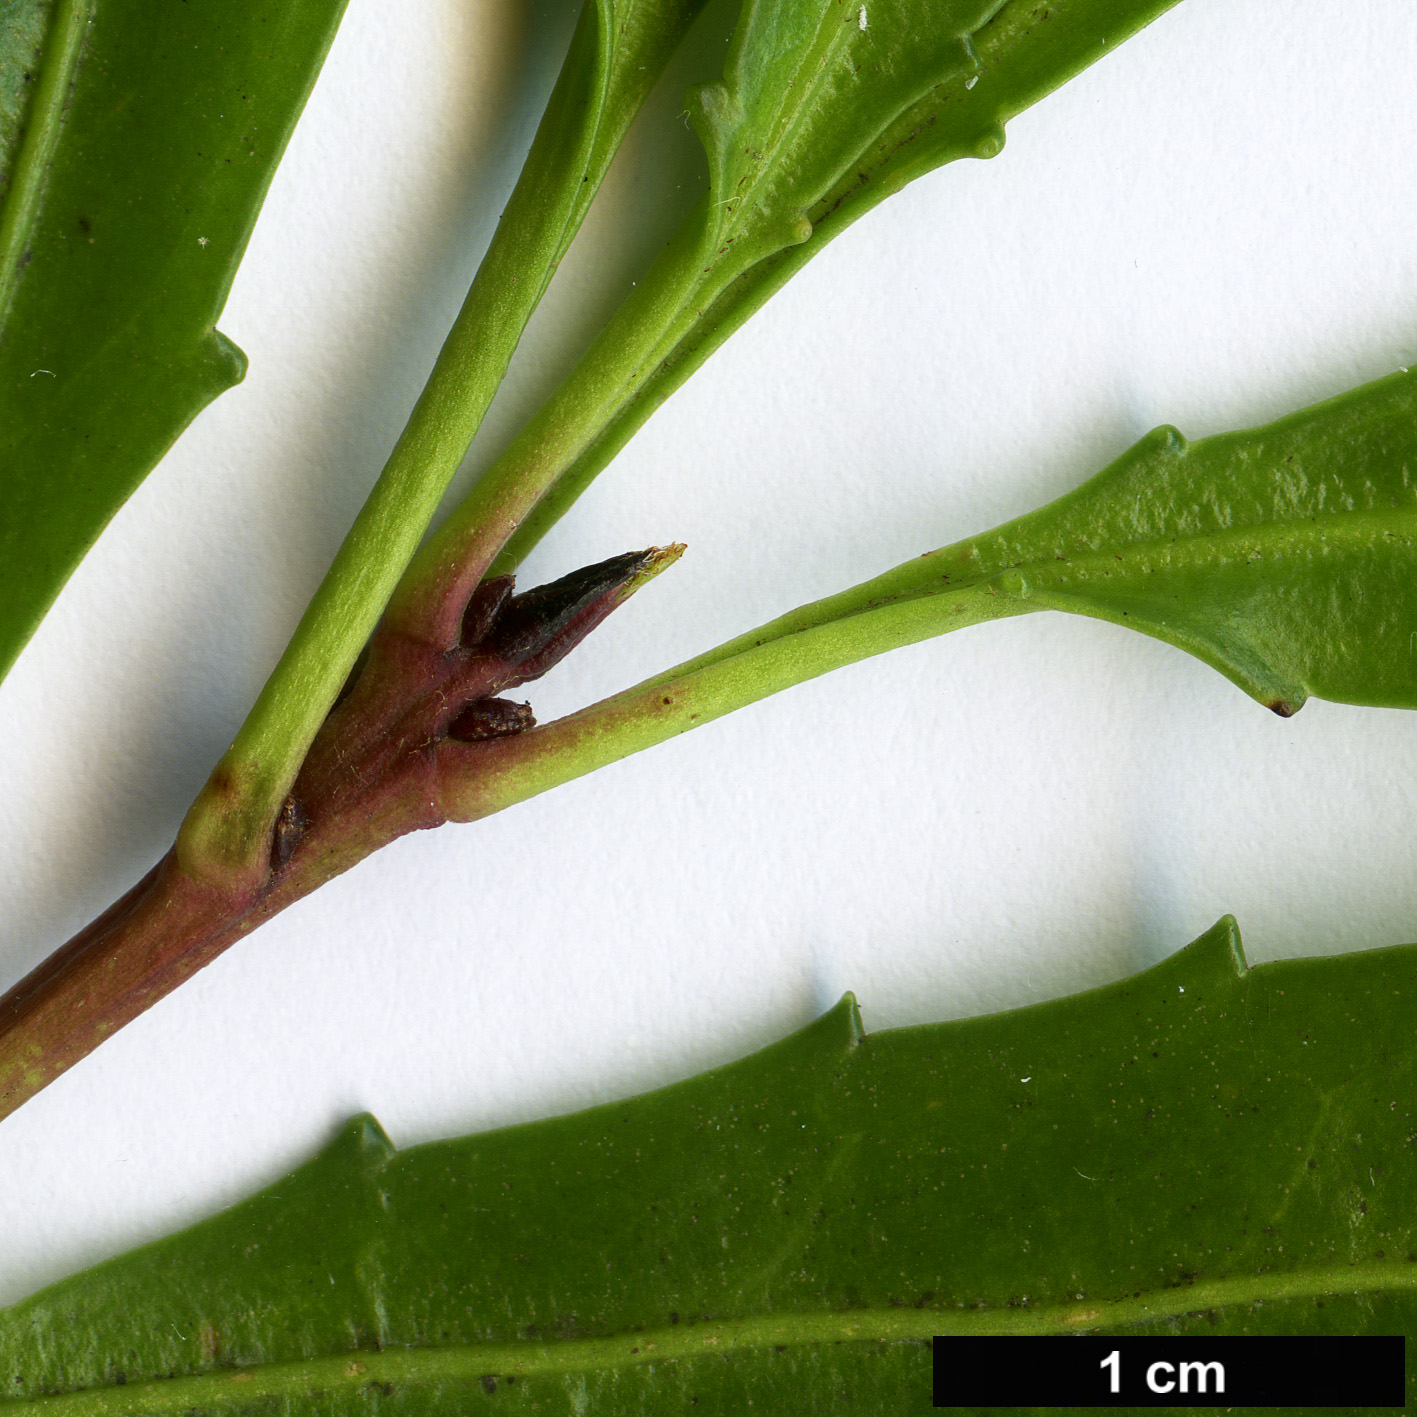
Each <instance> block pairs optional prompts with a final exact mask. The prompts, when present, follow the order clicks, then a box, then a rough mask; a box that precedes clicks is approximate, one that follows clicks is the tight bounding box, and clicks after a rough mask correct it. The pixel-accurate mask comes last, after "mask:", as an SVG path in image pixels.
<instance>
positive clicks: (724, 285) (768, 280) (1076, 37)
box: [395, 0, 1176, 620]
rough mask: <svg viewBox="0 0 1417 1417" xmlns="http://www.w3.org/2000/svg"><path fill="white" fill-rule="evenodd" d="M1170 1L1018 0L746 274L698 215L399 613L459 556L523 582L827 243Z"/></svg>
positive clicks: (480, 488)
mask: <svg viewBox="0 0 1417 1417" xmlns="http://www.w3.org/2000/svg"><path fill="white" fill-rule="evenodd" d="M1175 3H1176V0H1136V3H1134V4H1132V5H1131V6H1129V7H1128V8H1127V10H1126V11H1125V12H1124V13H1122V14H1118V13H1117V12H1116V7H1115V5H1110V4H1103V3H1094V0H1075V3H1073V4H1071V5H1068V6H1064V7H1062V8H1061V9H1059V10H1056V11H1053V10H1050V12H1049V14H1048V19H1049V20H1050V24H1049V25H1048V26H1047V27H1046V28H1040V26H1039V23H1038V13H1039V11H1038V6H1037V4H1036V3H1034V0H1011V3H1008V4H1005V5H1004V6H1002V8H1001V9H1000V10H999V12H998V13H997V14H996V15H995V16H994V18H993V19H992V20H991V21H990V22H989V23H988V24H987V25H986V26H985V27H984V28H983V29H982V30H980V31H979V32H978V33H976V34H974V35H973V36H972V37H971V39H972V44H973V48H974V50H975V53H976V56H977V59H978V68H977V70H976V71H975V72H973V73H968V74H965V73H961V74H959V75H958V76H956V77H955V78H954V79H952V80H950V81H949V82H947V83H944V84H942V85H940V87H939V88H938V89H936V90H935V91H933V92H932V93H930V94H929V95H928V96H927V97H926V98H924V99H922V100H921V101H920V102H919V103H917V104H915V105H913V106H912V107H910V108H908V109H907V110H906V111H905V112H904V113H902V114H901V115H900V116H899V117H898V118H897V119H896V121H895V122H894V123H893V124H891V125H890V126H889V127H888V128H887V129H886V130H885V131H883V132H882V133H881V134H880V135H879V138H878V140H877V141H876V143H875V144H874V145H873V147H872V149H871V151H870V155H869V158H863V160H862V161H861V162H859V163H853V164H851V165H850V168H849V170H848V171H847V172H846V173H844V174H843V175H842V177H841V179H840V180H839V181H838V182H837V184H836V185H835V186H833V187H832V188H831V189H830V190H829V191H827V192H825V193H824V194H823V195H822V196H821V198H820V199H819V200H818V201H817V202H816V203H815V204H814V205H813V206H812V207H811V208H810V209H809V210H808V211H807V212H806V213H805V216H806V219H807V225H808V227H809V229H810V234H809V235H808V237H807V239H806V240H804V241H802V242H800V243H799V244H796V245H789V246H786V247H784V248H783V249H781V250H778V251H775V252H773V253H772V254H770V255H768V256H767V257H765V258H764V259H762V260H759V261H757V262H756V263H754V264H751V265H750V266H748V267H747V268H746V269H744V268H742V266H741V265H735V264H733V263H732V261H731V260H730V261H729V262H720V261H718V260H717V259H716V257H715V252H714V243H713V242H712V241H711V240H710V241H706V240H705V231H706V228H708V226H709V223H708V221H707V219H706V212H705V209H704V208H703V207H700V208H699V209H697V210H696V211H695V212H694V213H692V214H691V215H690V217H688V218H687V219H686V221H685V224H684V227H683V229H682V230H681V232H680V233H679V235H678V236H676V238H675V241H674V243H673V244H672V245H671V247H670V248H669V249H668V250H667V251H666V252H665V253H664V255H663V257H661V259H660V261H659V262H658V263H656V265H655V266H654V267H653V268H652V269H651V270H650V271H649V272H648V273H647V275H646V276H645V278H644V280H643V281H641V283H640V285H639V286H638V287H637V289H636V291H635V292H634V293H633V294H632V295H631V296H630V297H629V298H628V300H627V301H626V303H625V305H624V306H623V307H622V308H621V310H620V311H619V312H617V314H616V315H615V316H614V317H613V318H612V321H611V323H610V324H609V326H607V328H606V329H605V331H604V332H603V333H602V335H601V337H600V338H599V339H598V340H597V342H596V344H595V345H594V346H593V347H592V349H591V350H590V351H589V352H588V353H587V354H586V356H585V358H584V360H583V361H582V363H581V364H580V365H579V366H578V367H577V368H576V369H575V370H573V371H572V373H571V374H570V376H569V377H568V379H567V381H566V383H565V384H563V385H562V387H561V388H560V389H558V390H557V391H556V393H555V394H553V395H552V398H551V400H550V401H549V402H548V404H547V405H546V406H545V408H543V410H542V411H541V413H540V414H538V415H537V417H536V418H535V419H534V420H533V422H532V423H531V424H530V425H528V427H527V429H526V432H525V434H524V435H523V436H522V437H520V438H518V439H517V440H516V441H515V442H513V443H512V444H511V445H509V447H508V448H507V450H506V452H505V453H504V454H503V455H502V456H501V457H500V458H499V459H498V460H497V462H496V463H494V464H493V466H492V467H491V468H489V469H488V471H487V472H486V473H485V474H484V475H483V477H482V479H481V481H480V482H479V483H478V485H477V486H476V487H475V488H474V489H473V491H472V492H471V493H470V494H469V496H468V497H467V499H466V500H465V501H464V502H463V504H462V505H461V506H460V507H459V508H458V509H457V510H456V511H455V512H454V513H453V515H452V517H451V518H449V520H448V522H447V523H446V524H445V525H444V527H443V528H442V530H441V531H440V533H439V535H438V537H437V538H436V539H435V541H434V542H432V543H430V544H429V546H428V547H426V548H425V550H424V552H423V553H422V554H421V555H420V557H419V559H418V560H417V561H415V562H414V564H413V565H412V566H410V568H409V574H408V576H407V577H406V578H405V582H404V584H403V585H402V586H401V587H400V589H399V591H398V592H397V593H396V595H395V603H396V604H401V605H403V606H404V607H405V610H404V612H403V613H405V614H406V615H407V616H408V618H409V619H410V620H412V619H413V618H414V615H415V613H416V608H417V607H418V606H420V605H422V604H426V601H425V599H424V597H423V595H422V593H421V592H420V589H419V583H420V582H421V581H427V580H430V579H431V578H432V577H433V576H435V575H436V574H437V573H438V570H439V568H440V567H445V566H448V565H450V564H453V563H455V562H456V561H457V559H458V557H460V556H462V557H466V558H469V559H470V560H474V561H476V562H477V563H478V564H479V565H482V566H484V567H486V569H487V570H488V571H490V573H492V574H496V575H501V574H505V573H507V572H510V571H514V570H515V569H516V568H517V567H518V566H519V565H520V564H521V562H522V561H523V560H525V558H526V556H527V555H528V554H529V553H530V552H531V550H532V549H533V548H534V547H535V545H536V544H537V542H538V541H540V540H541V538H542V537H543V536H545V535H546V533H547V532H548V531H549V530H550V529H551V528H552V527H553V526H554V525H555V524H556V523H557V522H558V521H559V520H560V519H561V518H562V517H563V516H564V515H565V514H566V513H567V512H568V511H569V510H570V508H571V507H572V506H573V505H574V504H575V503H576V501H577V500H578V499H579V498H580V496H581V495H582V493H584V492H585V491H586V489H587V488H588V487H589V486H590V484H591V483H592V482H593V481H594V480H595V479H596V478H597V477H598V476H599V475H600V473H601V472H603V471H604V470H605V468H606V467H607V466H608V465H609V464H610V462H611V461H612V460H613V459H614V458H615V456H616V455H617V454H618V453H619V451H620V450H621V449H622V448H623V447H624V446H625V444H626V443H627V442H629V440H630V438H631V437H633V436H634V434H635V433H636V432H637V431H638V430H639V429H640V427H641V426H642V425H643V424H644V423H645V421H646V420H647V419H648V418H649V417H650V415H651V414H652V413H653V412H654V411H655V410H656V409H657V408H658V407H659V406H660V405H661V404H662V403H663V402H664V401H665V399H667V398H668V397H669V396H670V395H671V394H672V393H674V391H675V390H676V389H678V388H679V387H680V385H681V384H683V383H684V381H685V380H686V379H688V378H689V376H690V375H691V374H693V373H694V372H695V370H697V369H698V368H699V366H700V365H702V364H703V362H704V361H705V360H706V359H707V358H708V357H709V356H710V355H711V354H712V353H713V352H714V351H715V350H716V349H718V347H719V346H720V345H721V344H722V343H723V342H724V341H725V340H726V339H727V338H728V336H729V335H731V334H732V333H733V332H734V331H735V330H737V329H738V328H739V327H740V326H741V325H742V324H743V323H744V322H745V321H746V320H747V319H748V317H749V316H751V315H752V314H753V313H754V312H755V311H757V310H759V309H760V308H761V307H762V306H763V305H764V304H765V303H766V302H767V300H768V299H769V298H770V297H771V296H772V295H773V294H775V293H776V292H777V291H778V290H779V289H781V288H782V286H783V285H785V284H786V283H787V282H788V280H790V279H791V278H792V276H794V275H796V273H797V272H798V271H799V270H801V269H802V267H803V266H804V265H806V263H807V262H808V261H809V260H811V258H812V257H813V256H814V255H816V253H817V252H818V251H820V250H821V249H822V248H823V247H824V246H826V245H827V243H828V242H830V241H832V240H833V239H835V237H836V236H837V235H839V234H840V233H841V232H842V231H844V230H845V229H846V228H847V227H848V226H850V225H851V224H852V223H853V222H854V221H856V220H857V218H858V217H861V216H864V215H865V214H866V213H867V212H868V211H870V210H871V209H872V208H873V207H875V206H876V205H877V204H878V203H880V202H882V201H884V200H885V199H886V198H887V197H889V196H891V195H893V194H894V193H896V192H898V191H900V189H901V188H902V187H904V186H906V185H907V184H908V183H910V182H913V181H914V180H915V179H916V178H917V177H921V176H923V175H925V174H926V173H929V172H932V171H934V170H935V169H936V168H938V167H940V166H941V165H943V164H945V163H948V162H953V161H955V160H957V159H960V158H965V157H974V158H991V157H994V156H996V155H997V154H998V153H999V152H1000V151H1001V150H1002V148H1003V125H1004V124H1005V123H1006V122H1008V121H1009V120H1010V119H1012V118H1013V117H1014V116H1015V115H1016V114H1018V113H1021V112H1022V111H1023V110H1025V109H1026V108H1029V107H1030V106H1031V105H1032V104H1034V103H1036V102H1037V101H1038V100H1039V99H1040V98H1042V97H1044V96H1045V95H1046V94H1048V93H1049V92H1051V91H1052V90H1053V89H1055V88H1057V87H1059V86H1060V85H1061V84H1063V83H1065V82H1066V81H1067V80H1068V79H1070V78H1072V77H1073V76H1074V75H1076V74H1077V73H1079V72H1080V71H1081V70H1083V69H1085V68H1086V67H1087V66H1088V65H1089V64H1091V63H1093V62H1095V61H1096V60H1097V59H1098V58H1100V57H1101V55H1102V54H1103V53H1105V52H1106V51H1107V50H1109V49H1112V48H1115V47H1116V46H1117V45H1118V44H1120V43H1121V42H1122V41H1124V40H1125V39H1127V38H1129V37H1130V36H1131V35H1132V34H1134V33H1135V32H1136V31H1138V30H1140V29H1141V28H1143V27H1144V26H1145V25H1146V24H1148V23H1150V21H1151V20H1152V19H1154V18H1155V17H1156V16H1157V15H1158V14H1160V13H1162V12H1163V11H1165V10H1166V9H1169V8H1170V6H1171V5H1172V4H1175ZM863 168H864V169H865V171H863V170H862V169H863ZM617 381H618V382H617ZM513 528H514V530H513ZM509 532H510V534H509Z"/></svg>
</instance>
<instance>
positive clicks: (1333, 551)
mask: <svg viewBox="0 0 1417 1417" xmlns="http://www.w3.org/2000/svg"><path fill="white" fill-rule="evenodd" d="M1033 610H1067V611H1071V612H1073V613H1074V614H1080V615H1089V616H1094V617H1096V618H1099V619H1104V620H1110V621H1112V622H1114V623H1116V624H1118V625H1125V626H1128V627H1130V628H1131V629H1134V630H1140V631H1142V632H1143V633H1145V634H1149V635H1154V636H1155V637H1156V638H1158V639H1162V640H1165V641H1166V642H1167V643H1169V644H1173V645H1176V646H1178V647H1179V648H1181V649H1184V650H1187V651H1188V652H1190V653H1191V654H1194V655H1197V656H1198V657H1199V658H1201V659H1203V660H1204V661H1205V662H1206V663H1208V664H1211V665H1213V666H1214V667H1215V668H1216V669H1218V670H1220V672H1221V673H1222V674H1225V675H1226V676H1227V677H1228V678H1230V679H1232V680H1234V682H1235V683H1236V684H1238V685H1239V686H1240V687H1241V688H1242V689H1244V690H1245V692H1246V693H1248V694H1250V695H1252V696H1253V697H1254V698H1256V699H1258V700H1259V701H1260V702H1261V703H1263V704H1264V705H1266V707H1268V708H1271V709H1273V710H1274V711H1275V712H1276V713H1279V714H1281V715H1284V716H1288V715H1289V714H1292V713H1294V712H1296V711H1297V710H1298V709H1299V708H1300V707H1301V706H1302V705H1303V703H1304V701H1305V699H1306V698H1308V697H1309V696H1310V695H1316V696H1318V697H1320V698H1325V699H1333V700H1337V701H1339V702H1343V703H1354V704H1373V705H1381V706H1385V707H1389V708H1417V371H1408V370H1403V371H1401V372H1399V373H1396V374H1392V375H1389V376H1388V377H1386V378H1384V379H1379V380H1377V381H1375V382H1374V383H1371V384H1365V385H1363V386H1361V387H1360V388H1357V389H1353V390H1351V391H1349V392H1348V393H1344V394H1340V395H1338V396H1337V397H1335V398H1332V399H1328V400H1326V401H1325V402H1323V403H1320V404H1315V405H1314V406H1313V407H1311V408H1307V409H1302V410H1300V411H1299V412H1297V413H1293V414H1290V415H1288V416H1287V417H1285V418H1281V419H1279V420H1278V421H1276V422H1274V423H1271V424H1267V425H1265V426H1264V427H1261V428H1253V429H1244V430H1241V431H1238V432H1233V433H1222V434H1217V435H1215V436H1213V437H1210V438H1203V439H1200V440H1199V441H1197V442H1195V443H1188V442H1187V441H1186V440H1185V438H1183V437H1182V436H1181V434H1180V433H1178V432H1177V431H1176V430H1175V429H1174V428H1158V429H1156V430H1155V431H1154V432H1152V433H1149V434H1148V435H1147V436H1146V437H1145V438H1143V439H1142V440H1141V441H1140V442H1139V443H1137V444H1136V445H1135V446H1134V447H1133V448H1131V449H1129V450H1128V451H1127V452H1125V453H1123V454H1122V456H1121V457H1119V458H1118V459H1117V460H1116V461H1115V462H1114V463H1112V464H1111V465H1110V466H1109V467H1107V468H1104V469H1103V471H1101V472H1100V473H1098V474H1097V475H1096V476H1095V477H1093V478H1092V479H1091V480H1089V481H1088V482H1086V483H1084V484H1083V485H1082V486H1081V487H1079V488H1078V489H1077V490H1076V491H1074V492H1070V493H1068V494H1067V495H1066V496H1064V497H1061V498H1059V499H1058V500H1057V501H1055V502H1051V503H1049V504H1048V505H1047V506H1045V507H1042V508H1040V509H1039V510H1038V511H1036V512H1031V513H1029V514H1028V515H1027V516H1024V517H1020V518H1019V519H1018V520H1017V521H1013V522H1009V523H1008V524H1007V525H1005V526H1002V527H999V528H997V529H996V530H994V531H991V532H988V533H986V534H985V535H983V536H977V537H971V538H970V539H968V540H966V541H961V542H958V543H957V544H956V545H954V546H948V547H945V548H944V549H942V550H939V551H933V552H930V553H929V554H928V555H924V556H920V557H916V558H915V559H913V560H910V561H907V562H905V564H904V565H901V566H897V567H896V568H895V569H894V570H891V571H887V572H886V573H885V575H882V576H878V577H876V578H875V579H874V580H870V581H866V582H864V583H863V584H861V585H858V586H854V587H853V588H851V589H850V590H846V591H842V592H841V593H839V594H838V595H834V596H830V597H828V598H827V599H825V600H819V601H816V602H814V603H813V604H811V605H805V606H802V607H800V608H799V609H797V610H793V611H791V612H790V613H788V614H787V615H784V616H781V617H780V618H779V619H777V620H774V621H772V622H771V623H769V624H767V625H763V626H760V627H759V628H758V629H756V630H752V631H750V632H749V633H748V634H745V635H740V636H739V637H738V638H737V639H734V640H730V641H728V642H727V643H726V644H723V645H719V646H718V647H717V648H715V649H713V650H710V651H709V652H708V653H706V654H704V655H701V656H699V657H698V658H697V659H693V660H690V661H688V662H687V663H685V664H681V665H679V666H678V667H677V668H674V669H671V670H668V671H666V672H665V673H663V674H660V675H657V676H656V677H654V678H653V679H649V680H646V681H645V682H644V683H643V684H640V685H637V686H636V687H634V688H632V689H628V690H626V691H625V692H624V693H622V694H618V695H616V696H614V697H613V698H610V699H607V700H604V701H602V702H601V703H599V704H594V705H592V706H591V707H589V708H587V709H583V710H582V711H581V712H580V713H577V714H572V715H570V716H568V717H566V718H563V719H559V720H557V721H555V722H553V723H549V724H547V725H545V726H544V727H542V728H537V729H534V730H532V732H530V733H528V734H527V735H525V737H524V738H522V739H521V740H519V741H518V742H517V743H516V744H514V745H512V744H509V745H507V746H506V748H505V749H499V750H498V751H499V752H500V753H501V755H502V757H503V758H504V760H505V761H504V763H503V764H502V766H501V769H500V771H492V770H491V768H490V764H487V763H484V764H483V773H482V775H481V776H480V777H479V778H478V779H477V780H475V781H474V780H471V779H469V781H468V782H467V784H466V786H465V787H464V789H463V790H462V792H461V800H460V802H459V803H458V805H457V807H456V808H455V814H456V815H461V816H465V817H468V818H472V817H478V816H483V815H486V814H487V813H488V812H490V811H495V810H497V808H498V807H500V806H503V805H505V804H506V803H508V802H513V801H520V800H521V799H522V798H524V797H528V796H531V795H532V794H534V793H536V792H542V791H545V790H546V789H547V788H548V787H551V786H553V785H555V784H556V783H558V782H564V781H566V780H567V779H568V778H571V777H576V776H579V775H580V774H582V773H585V772H589V771H591V770H592V769H593V768H596V767H599V766H601V765H602V764H604V763H607V762H613V761H614V760H615V759H617V758H621V757H624V756H625V755H626V754H628V753H632V752H637V751H639V750H640V749H642V748H647V747H649V746H651V745H652V744H654V743H658V742H662V741H663V740H664V739H666V738H670V737H673V736H674V735H675V734H677V733H682V732H684V731H685V730H686V729H689V728H694V727H698V726H699V725H701V724H704V723H707V722H709V721H710V720H712V719H714V718H717V717H719V716H720V715H722V714H725V713H730V712H732V711H733V710H734V709H737V708H741V707H742V706H743V705H744V704H747V703H752V702H754V701H755V700H757V699H760V698H765V697H766V696H767V695H769V694H772V693H776V692H778V691H779V690H781V689H784V688H787V687H789V686H790V685H792V684H797V683H801V682H802V681H803V680H806V679H811V678H814V677H815V676H817V675H818V674H824V673H826V672H827V671H828V670H830V669H835V668H838V667H839V666H841V665H843V664H850V663H853V662H854V661H856V660H859V659H866V658H869V657H870V656H871V655H876V654H881V653H882V652H884V651H885V650H888V649H894V648H897V647H898V646H901V645H906V644H913V643H915V642H916V641H919V640H924V639H929V638H930V637H931V636H934V635H940V634H944V633H947V632H948V631H950V630H956V629H962V628H964V627H965V626H967V625H974V624H978V623H980V622H981V621H985V620H995V619H999V618H1001V617H1004V616H1009V615H1020V614H1025V613H1027V612H1029V611H1033Z"/></svg>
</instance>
